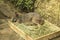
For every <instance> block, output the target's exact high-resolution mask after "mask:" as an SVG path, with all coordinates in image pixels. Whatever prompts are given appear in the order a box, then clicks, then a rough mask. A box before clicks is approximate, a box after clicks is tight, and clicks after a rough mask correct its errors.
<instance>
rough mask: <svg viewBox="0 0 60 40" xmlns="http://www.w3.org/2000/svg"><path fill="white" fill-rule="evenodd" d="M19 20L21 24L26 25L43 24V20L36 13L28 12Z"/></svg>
mask: <svg viewBox="0 0 60 40" xmlns="http://www.w3.org/2000/svg"><path fill="white" fill-rule="evenodd" d="M19 20H20V22H21V23H28V24H30V23H32V24H35V25H37V24H40V25H43V24H44V19H43V18H42V17H41V16H40V15H39V14H38V13H34V12H30V13H26V14H24V15H22V17H20V18H19Z"/></svg>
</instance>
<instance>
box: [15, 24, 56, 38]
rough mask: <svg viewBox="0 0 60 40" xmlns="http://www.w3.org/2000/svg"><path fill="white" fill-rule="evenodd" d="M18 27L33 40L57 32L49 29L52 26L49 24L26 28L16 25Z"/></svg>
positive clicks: (22, 25)
mask: <svg viewBox="0 0 60 40" xmlns="http://www.w3.org/2000/svg"><path fill="white" fill-rule="evenodd" d="M16 26H17V27H18V28H19V29H21V30H22V31H24V32H25V33H26V34H28V35H29V36H31V37H32V38H33V39H35V38H38V37H41V36H43V35H46V34H49V33H52V32H55V31H56V30H52V29H50V28H49V27H51V26H50V25H49V24H48V23H45V24H44V25H42V26H40V27H37V26H26V25H24V24H16Z"/></svg>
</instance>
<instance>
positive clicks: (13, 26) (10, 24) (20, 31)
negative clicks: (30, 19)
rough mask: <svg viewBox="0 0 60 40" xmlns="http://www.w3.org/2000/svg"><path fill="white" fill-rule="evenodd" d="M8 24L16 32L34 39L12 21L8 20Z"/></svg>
mask: <svg viewBox="0 0 60 40" xmlns="http://www.w3.org/2000/svg"><path fill="white" fill-rule="evenodd" d="M8 25H9V26H10V28H12V29H13V30H14V31H15V32H16V33H18V34H19V35H20V36H21V37H23V38H24V39H25V40H33V39H32V38H31V37H30V36H28V35H27V34H26V33H24V32H23V31H22V30H21V29H19V28H17V27H16V26H15V25H14V24H13V23H12V22H10V21H8Z"/></svg>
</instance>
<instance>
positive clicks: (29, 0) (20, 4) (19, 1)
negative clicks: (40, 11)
mask: <svg viewBox="0 0 60 40" xmlns="http://www.w3.org/2000/svg"><path fill="white" fill-rule="evenodd" d="M10 2H11V3H12V4H14V5H15V6H16V7H17V8H19V9H21V11H22V12H33V11H34V3H35V0H10Z"/></svg>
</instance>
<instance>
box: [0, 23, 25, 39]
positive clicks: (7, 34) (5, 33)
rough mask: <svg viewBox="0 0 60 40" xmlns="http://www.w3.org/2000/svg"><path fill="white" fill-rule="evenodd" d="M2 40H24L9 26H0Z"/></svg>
mask: <svg viewBox="0 0 60 40" xmlns="http://www.w3.org/2000/svg"><path fill="white" fill-rule="evenodd" d="M0 40H24V39H23V38H22V37H20V36H19V35H18V34H17V33H15V32H14V31H13V30H12V29H11V28H10V27H9V26H8V25H7V23H5V24H0Z"/></svg>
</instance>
